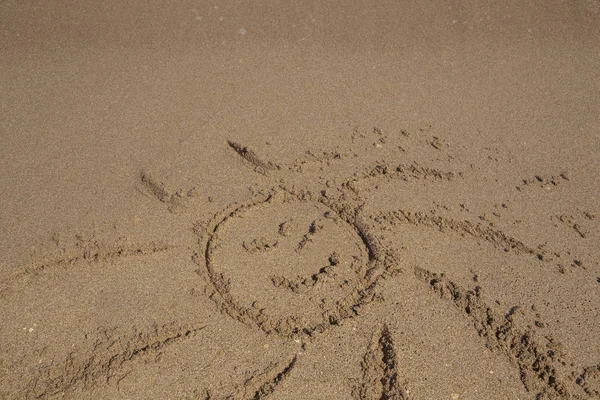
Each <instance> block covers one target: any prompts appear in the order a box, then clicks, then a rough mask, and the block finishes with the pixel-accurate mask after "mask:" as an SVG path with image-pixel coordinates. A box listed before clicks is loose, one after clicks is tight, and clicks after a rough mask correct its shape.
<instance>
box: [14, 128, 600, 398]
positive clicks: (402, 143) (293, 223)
mask: <svg viewBox="0 0 600 400" xmlns="http://www.w3.org/2000/svg"><path fill="white" fill-rule="evenodd" d="M408 136H409V134H408V133H407V132H406V131H404V130H402V131H400V133H399V134H398V135H396V136H393V137H392V136H388V135H384V134H383V133H382V132H381V130H379V129H377V128H375V129H373V131H372V132H367V133H364V132H354V133H353V135H352V136H351V140H350V142H349V145H348V147H347V149H346V150H345V151H338V150H336V151H332V152H323V153H320V154H314V153H307V154H306V155H305V156H303V157H300V158H298V159H296V160H294V161H292V162H290V163H287V164H284V163H277V162H274V161H267V160H265V158H263V157H260V156H259V155H258V154H257V153H256V152H255V151H253V150H252V149H251V148H249V147H247V146H244V145H242V144H239V143H236V142H234V141H227V142H226V143H225V144H224V145H225V146H227V147H228V148H229V149H230V154H231V157H232V163H235V162H236V161H235V160H236V159H237V162H238V163H239V165H238V167H239V168H242V167H243V166H245V167H248V168H251V169H252V171H255V172H256V174H257V176H259V177H260V179H259V180H258V182H259V184H256V185H254V186H253V187H252V190H251V191H252V193H251V194H250V196H249V198H248V199H247V200H246V201H243V202H238V203H234V204H230V205H227V206H225V207H224V208H223V209H222V211H220V212H217V213H216V214H214V216H213V217H212V218H210V219H209V220H208V221H198V223H197V224H196V225H195V226H196V228H195V229H194V235H195V237H196V241H197V245H196V247H195V249H193V255H192V258H193V261H194V263H195V265H196V267H197V271H196V273H197V275H198V276H200V277H201V278H202V281H203V282H204V284H203V285H199V286H203V287H201V288H199V289H198V290H197V292H199V293H202V295H206V296H207V297H208V298H209V299H210V300H212V302H214V304H215V305H216V306H217V308H218V309H219V311H220V312H221V313H222V314H223V315H225V316H227V317H228V318H232V319H233V320H235V321H236V323H241V324H244V325H246V326H248V327H251V328H255V329H257V330H259V331H260V332H262V333H261V334H263V335H267V336H272V335H273V336H276V337H278V338H280V339H282V340H285V341H291V342H292V343H295V344H297V347H296V348H297V352H296V353H290V354H284V355H282V358H281V359H284V360H287V361H283V362H272V363H270V364H269V367H268V368H266V369H264V370H263V371H261V372H259V373H256V374H253V375H251V376H250V377H247V378H246V379H244V380H243V381H240V382H233V383H231V385H230V387H229V388H228V389H224V391H226V392H227V393H213V392H210V391H207V392H203V393H195V394H194V395H193V396H192V397H193V398H210V399H220V398H231V399H262V398H267V397H269V396H270V395H272V394H274V393H276V392H277V388H278V387H279V386H280V385H281V384H282V383H283V382H284V381H286V379H288V378H289V376H290V375H291V374H293V372H294V370H295V369H296V368H298V367H297V364H298V363H297V360H298V356H299V352H306V351H310V349H311V347H312V346H314V345H315V344H316V343H318V341H319V340H320V337H322V335H323V334H325V333H326V332H328V331H329V330H333V329H336V327H337V326H340V325H342V324H344V321H346V320H348V319H360V317H361V315H364V313H366V312H368V307H367V306H368V305H369V304H372V303H376V302H378V301H379V300H380V296H381V293H380V292H379V290H380V286H381V285H380V283H381V282H383V281H385V280H389V279H400V278H399V277H401V278H402V279H415V280H416V281H417V282H419V283H420V284H422V285H423V286H426V287H428V288H429V289H430V292H431V293H432V294H433V295H435V296H437V297H439V298H440V299H441V300H442V301H444V302H447V303H449V304H452V305H455V306H456V308H457V309H458V310H460V313H462V314H463V316H464V318H465V319H467V320H469V321H471V322H472V325H473V327H474V329H475V330H476V332H477V334H478V335H479V336H481V337H482V338H484V340H485V343H486V347H487V348H488V349H490V350H492V351H494V352H496V353H498V354H501V355H504V356H505V357H506V359H507V360H508V361H509V362H510V363H511V364H512V365H514V366H515V367H516V368H517V369H518V374H519V376H520V379H521V381H522V383H523V385H524V386H525V388H526V390H527V391H529V392H530V393H533V394H535V395H536V396H537V398H549V399H558V398H569V396H572V395H573V393H575V392H576V393H578V395H579V393H581V396H584V397H581V398H585V396H593V395H594V393H595V391H597V389H596V388H595V386H594V385H595V383H594V379H595V378H594V376H595V375H594V372H593V371H595V370H593V369H590V368H587V369H583V368H579V367H577V368H579V369H577V368H574V369H573V370H574V371H577V373H571V375H568V374H566V373H565V371H566V370H565V368H564V366H565V365H566V364H567V361H566V356H564V355H562V354H559V353H557V352H555V351H553V350H552V349H551V348H550V347H549V345H548V343H547V342H544V341H542V340H540V339H539V337H538V336H537V335H535V332H534V331H535V328H525V329H523V328H520V327H519V326H517V325H515V324H513V321H512V319H511V318H510V315H508V316H506V315H501V314H499V313H498V312H497V311H495V309H494V308H493V307H491V306H490V305H488V304H487V303H486V302H485V301H484V299H483V297H482V296H481V293H480V290H479V288H478V287H475V288H474V289H467V288H464V287H462V286H461V285H459V284H457V283H455V282H453V281H452V280H450V279H448V278H447V277H446V276H444V275H443V274H439V273H434V272H431V271H428V270H426V269H424V268H420V267H409V266H406V265H403V263H402V259H401V257H399V256H398V252H397V249H395V248H394V246H393V245H390V244H389V243H387V242H385V241H384V238H383V235H382V234H381V232H382V231H385V230H386V229H389V228H390V227H393V226H394V225H395V224H406V225H409V226H420V227H426V228H434V229H439V230H447V231H449V232H451V233H452V234H456V235H460V236H461V237H467V238H472V239H474V240H481V241H483V242H485V243H486V244H487V245H489V246H490V247H492V248H496V249H498V251H503V252H512V253H515V254H520V255H523V256H525V257H531V258H532V259H537V260H540V262H546V261H543V258H544V255H543V254H542V253H543V250H540V249H536V248H534V247H533V246H528V245H526V244H525V243H524V242H523V241H520V240H518V239H516V238H514V237H512V236H510V235H508V234H506V233H505V232H503V231H502V230H499V229H496V228H494V227H493V226H490V225H483V224H480V223H475V222H472V221H468V220H453V219H450V218H447V217H444V216H441V215H437V214H432V213H423V212H410V211H407V210H404V209H401V210H397V211H392V212H387V213H379V214H376V215H373V214H372V213H368V212H365V203H366V201H365V196H371V197H373V196H377V189H378V185H380V184H382V183H385V182H394V183H397V184H402V183H403V182H410V181H418V182H422V183H423V185H424V186H428V185H435V184H438V183H440V182H442V183H448V182H453V181H456V180H463V179H465V177H464V171H462V170H456V169H448V170H444V169H442V168H439V167H437V166H436V167H434V166H426V165H422V164H420V163H417V162H415V161H412V162H403V160H404V161H405V160H406V159H405V157H402V156H400V157H398V158H399V159H401V161H397V160H394V161H385V160H384V161H377V162H375V163H372V162H371V161H367V162H365V163H363V164H361V163H360V160H361V156H362V155H363V154H365V153H369V154H372V152H376V151H378V150H379V149H381V147H382V146H384V145H385V146H388V147H394V148H395V153H394V154H399V155H403V154H405V153H406V152H407V149H408V147H409V146H410V145H415V144H414V143H413V142H409V141H407V140H406V138H408ZM373 138H374V140H373ZM365 143H366V144H365ZM421 144H422V145H424V146H428V147H429V148H431V149H432V151H435V152H441V149H443V147H444V142H443V140H442V139H440V138H439V137H437V136H434V137H433V138H428V140H426V141H423V142H422V143H421ZM361 146H362V147H361ZM357 147H358V148H359V150H356V148H357ZM436 154H437V153H436ZM439 154H442V153H439ZM440 157H441V158H443V157H447V158H448V159H452V157H453V156H449V155H444V156H443V157H442V155H440ZM339 165H342V166H343V167H344V168H338V169H337V170H336V167H337V166H339ZM465 165H466V164H465ZM336 171H337V172H336ZM339 171H342V172H341V173H340V172H339ZM347 171H352V173H351V174H350V175H348V173H347ZM307 175H310V177H309V178H308V179H307ZM138 185H140V187H141V190H142V191H143V192H145V193H146V194H147V195H149V196H151V197H152V198H154V199H156V200H158V201H160V202H161V203H164V204H166V206H167V208H168V210H169V211H171V212H180V211H181V210H185V208H186V204H187V203H188V202H189V201H194V198H196V197H197V193H196V190H194V189H189V190H180V191H177V192H174V193H173V192H170V191H169V190H167V189H166V188H165V185H164V183H163V182H162V181H160V180H158V179H156V177H155V176H154V175H153V174H150V173H148V172H147V171H143V172H142V173H141V174H140V176H139V182H138ZM168 247H169V246H168V245H165V244H148V245H145V246H133V247H131V246H129V247H128V246H126V245H121V246H115V247H114V248H112V249H106V248H103V249H96V250H94V249H93V248H92V249H89V248H88V249H85V250H83V253H82V254H76V255H74V256H73V257H71V259H63V260H59V261H58V262H54V263H53V262H46V263H39V264H36V265H33V266H28V267H27V268H25V269H23V270H22V271H21V272H20V273H19V274H16V275H15V276H13V277H11V278H10V280H7V281H6V282H3V284H4V285H18V282H21V280H22V279H25V278H26V277H27V276H29V275H31V274H39V273H42V272H43V271H45V270H47V269H49V268H52V267H53V266H56V265H60V266H65V265H69V264H70V263H73V262H78V261H82V260H83V261H86V260H93V259H107V258H111V257H130V256H136V257H137V256H140V257H144V256H146V255H149V254H154V253H158V252H161V251H166V250H167V249H168ZM181 251H184V250H181ZM204 328H205V325H203V324H200V323H197V324H189V325H185V326H177V325H170V324H164V325H160V326H156V327H155V328H154V329H152V330H150V331H147V332H146V331H143V332H142V331H138V330H135V329H134V330H133V331H132V332H119V333H118V335H117V334H115V333H114V332H111V331H110V330H106V331H104V332H102V333H101V334H100V335H97V336H96V337H94V345H93V346H92V347H93V349H91V350H90V351H89V352H87V353H83V354H82V353H72V354H70V355H69V357H68V358H67V359H66V360H65V361H64V362H57V363H54V364H52V365H49V366H48V367H46V368H44V369H40V370H38V371H37V372H36V373H34V375H33V376H34V378H33V379H31V380H29V381H28V382H26V384H24V385H22V386H23V387H22V388H21V389H19V390H20V393H22V394H24V396H23V397H24V398H30V397H31V398H33V397H36V398H46V397H50V396H52V395H55V394H58V393H63V392H68V391H69V390H71V389H73V388H75V387H84V388H85V387H88V386H89V387H92V386H95V385H96V383H95V382H98V381H103V382H105V383H107V384H112V382H113V381H116V382H117V383H118V382H119V381H120V380H121V379H123V377H124V374H123V373H122V372H120V371H122V369H123V366H124V365H126V364H127V363H128V362H130V361H131V360H134V359H139V358H143V357H153V356H156V355H158V354H160V353H161V352H162V351H163V350H164V349H166V348H167V347H170V346H176V345H177V344H178V343H182V342H184V341H186V340H188V339H190V338H192V337H194V336H196V335H197V334H200V333H201V332H202V331H203V329H204ZM372 331H373V336H372V341H371V343H369V344H365V346H364V347H365V348H366V349H367V350H366V352H365V354H364V357H363V361H362V362H361V365H360V368H361V370H362V377H361V378H360V380H359V382H356V384H354V385H353V386H352V387H351V388H349V390H348V392H349V393H351V395H352V396H353V397H354V398H355V399H408V398H410V391H409V390H408V387H409V386H410V382H407V381H406V379H405V378H404V377H403V376H402V368H401V366H400V361H399V356H398V352H397V349H396V346H395V343H394V339H393V332H391V331H390V329H389V327H388V325H387V324H386V323H385V322H383V323H382V324H381V326H377V327H374V328H373V330H372ZM42 359H43V357H42ZM590 371H591V372H590ZM596 375H597V374H596ZM596 394H597V392H596Z"/></svg>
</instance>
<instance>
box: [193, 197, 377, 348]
mask: <svg viewBox="0 0 600 400" xmlns="http://www.w3.org/2000/svg"><path fill="white" fill-rule="evenodd" d="M336 208H338V207H336V206H335V205H331V204H328V202H327V200H326V198H324V197H320V196H319V197H314V196H311V195H306V194H304V195H299V194H294V193H291V192H289V191H286V190H284V189H281V188H279V189H274V190H272V191H271V192H270V193H269V194H267V195H265V196H261V197H259V198H255V199H253V200H251V201H249V202H247V203H245V204H242V205H236V206H233V207H231V208H230V209H228V210H226V211H224V212H223V213H221V214H219V215H218V216H216V217H215V218H214V219H213V220H212V221H211V222H210V224H209V226H208V228H207V234H206V235H205V236H204V238H203V240H202V242H201V246H202V251H203V253H204V259H205V267H206V272H207V274H208V277H209V286H210V287H211V289H212V293H211V298H212V299H213V300H214V301H215V302H216V303H217V304H218V306H219V307H220V308H221V310H222V311H224V312H226V313H227V314H229V315H230V316H231V317H233V318H235V319H237V320H239V321H241V322H243V323H246V324H255V325H256V326H258V327H260V328H261V329H262V330H263V331H265V332H266V333H276V334H278V335H282V336H286V337H297V336H303V335H313V334H314V333H318V332H322V331H324V330H325V329H327V327H329V326H331V325H336V324H337V323H339V322H340V320H342V319H344V318H348V317H351V316H353V315H355V307H357V305H359V304H361V303H362V302H364V301H365V299H366V298H367V296H368V294H369V291H368V290H366V289H367V287H368V286H369V285H370V284H371V283H372V282H373V279H374V278H375V276H376V273H375V271H378V270H380V269H381V261H382V260H381V259H380V257H379V256H378V254H377V252H376V248H377V246H376V244H375V243H374V239H373V238H372V237H371V236H370V235H369V234H368V232H366V231H365V230H364V229H363V228H362V227H361V224H360V223H358V222H357V221H356V220H355V218H354V217H348V216H347V215H341V214H340V213H339V212H338V211H336Z"/></svg>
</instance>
